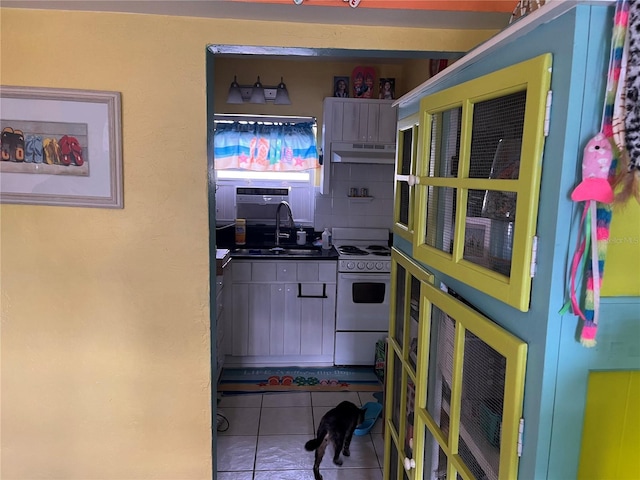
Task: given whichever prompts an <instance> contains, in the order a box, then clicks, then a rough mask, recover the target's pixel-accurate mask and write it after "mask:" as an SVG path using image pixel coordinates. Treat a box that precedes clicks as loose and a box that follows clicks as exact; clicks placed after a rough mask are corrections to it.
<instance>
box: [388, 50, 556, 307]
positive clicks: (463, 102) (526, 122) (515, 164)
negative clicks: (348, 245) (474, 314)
mask: <svg viewBox="0 0 640 480" xmlns="http://www.w3.org/2000/svg"><path fill="white" fill-rule="evenodd" d="M550 81H551V55H550V54H545V55H541V56H538V57H536V58H533V59H531V60H527V61H525V62H522V63H519V64H516V65H513V66H510V67H507V68H504V69H502V70H498V71H495V72H493V73H490V74H488V75H484V76H482V77H479V78H476V79H474V80H470V81H468V82H464V83H461V84H459V85H456V86H454V87H451V88H448V89H445V90H442V91H440V92H437V93H434V94H432V95H429V96H427V97H425V98H423V99H422V100H421V102H420V119H419V124H420V130H421V131H420V141H419V143H420V146H419V151H420V152H422V153H421V154H420V156H419V161H418V164H417V171H416V178H415V183H416V187H415V189H416V191H415V200H414V202H413V204H414V207H415V208H414V213H413V215H414V218H413V227H414V234H413V248H414V250H413V251H414V256H415V258H416V259H418V260H419V261H421V262H423V263H425V264H426V265H428V266H431V267H433V268H435V269H437V270H440V271H441V272H443V273H445V274H447V275H450V276H451V277H453V278H457V279H459V280H461V281H464V283H466V284H468V285H470V286H472V287H474V288H476V289H478V290H480V291H483V292H485V293H487V294H488V295H491V296H492V297H494V298H496V299H498V300H500V301H502V302H504V303H506V304H508V305H511V306H512V307H514V308H517V309H518V310H520V311H523V312H524V311H527V310H528V309H529V299H530V290H531V278H532V275H533V273H534V265H533V259H534V249H535V246H536V238H535V236H536V218H537V209H538V197H539V190H540V174H541V169H542V165H541V161H540V159H541V158H542V151H543V145H544V137H545V133H544V127H545V114H546V112H547V101H548V100H547V99H548V97H549V95H548V93H549V85H550ZM403 188H405V190H406V189H408V187H403ZM398 229H399V228H398V224H397V223H396V230H398Z"/></svg>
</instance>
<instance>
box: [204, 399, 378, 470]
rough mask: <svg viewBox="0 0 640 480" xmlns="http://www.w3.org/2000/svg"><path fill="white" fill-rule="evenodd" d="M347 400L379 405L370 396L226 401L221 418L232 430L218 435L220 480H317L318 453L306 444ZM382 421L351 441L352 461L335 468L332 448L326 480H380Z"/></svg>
mask: <svg viewBox="0 0 640 480" xmlns="http://www.w3.org/2000/svg"><path fill="white" fill-rule="evenodd" d="M343 400H349V401H351V402H353V403H355V404H356V405H362V404H364V403H366V402H370V401H376V399H375V398H374V397H373V394H372V393H368V392H303V393H265V394H245V395H237V396H225V397H222V399H221V401H220V403H219V404H218V413H221V414H223V415H224V416H225V417H226V418H227V419H228V420H229V428H228V430H226V431H225V432H218V440H217V442H218V443H217V455H216V461H217V464H218V477H217V478H218V480H313V460H314V452H307V451H306V450H305V449H304V444H305V443H306V442H307V440H311V439H312V438H313V437H314V436H315V431H316V428H317V427H318V423H319V422H320V419H321V418H322V415H324V414H325V412H327V411H328V410H329V409H331V408H333V407H335V406H336V405H337V404H338V403H340V402H342V401H343ZM383 451H384V440H383V435H382V415H381V416H380V417H379V418H378V420H377V421H376V423H375V425H374V426H373V428H372V429H371V432H370V433H368V434H367V435H362V436H356V435H354V436H353V440H352V441H351V456H350V457H344V456H343V460H344V463H343V465H342V466H341V467H338V466H337V465H334V463H333V461H332V458H333V449H332V448H331V447H329V448H328V449H327V453H325V456H324V459H323V460H322V463H321V464H320V472H321V473H322V475H323V477H324V480H347V479H348V480H382V466H383Z"/></svg>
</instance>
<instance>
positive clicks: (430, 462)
mask: <svg viewBox="0 0 640 480" xmlns="http://www.w3.org/2000/svg"><path fill="white" fill-rule="evenodd" d="M446 426H447V430H448V429H449V422H448V417H447V425H446ZM425 432H426V433H425V437H424V475H423V478H425V479H429V480H446V478H447V455H446V454H445V453H444V451H443V450H442V448H440V445H439V444H438V442H437V440H436V439H435V437H434V436H433V435H432V434H431V432H430V431H429V430H428V429H425Z"/></svg>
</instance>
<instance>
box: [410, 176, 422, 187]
mask: <svg viewBox="0 0 640 480" xmlns="http://www.w3.org/2000/svg"><path fill="white" fill-rule="evenodd" d="M407 183H408V184H409V186H410V187H413V186H414V185H417V184H419V183H420V177H417V176H415V175H409V178H408V179H407Z"/></svg>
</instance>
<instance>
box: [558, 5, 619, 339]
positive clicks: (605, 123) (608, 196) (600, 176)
mask: <svg viewBox="0 0 640 480" xmlns="http://www.w3.org/2000/svg"><path fill="white" fill-rule="evenodd" d="M628 20H629V3H628V0H618V1H617V2H616V10H615V16H614V25H613V33H612V39H611V55H610V58H609V69H608V77H607V90H606V94H605V104H604V109H603V115H602V125H601V131H600V133H599V134H598V135H596V136H595V137H594V138H593V139H591V140H590V141H589V142H588V144H587V147H586V148H585V152H584V159H583V167H582V173H583V181H582V182H581V183H580V185H578V187H576V189H575V190H574V192H573V193H572V196H571V198H572V199H573V200H574V201H584V202H585V205H584V210H583V213H582V218H581V220H580V231H581V232H582V229H583V227H585V232H584V237H580V238H578V245H577V247H576V252H575V254H574V257H573V261H572V267H571V287H570V288H571V306H572V310H573V313H574V314H575V315H578V316H579V317H580V318H581V319H582V320H583V321H584V323H583V325H582V330H581V334H580V343H581V344H582V345H584V346H585V347H593V346H595V345H596V333H597V329H598V321H599V313H600V288H601V286H602V278H603V275H604V262H605V257H606V254H607V245H608V243H609V228H610V224H611V216H612V209H611V203H612V202H613V190H612V189H611V186H610V184H609V180H610V179H613V176H614V174H615V171H616V168H617V163H618V162H617V159H618V158H619V151H618V150H617V148H616V146H615V142H614V141H613V135H614V133H613V115H614V106H615V102H616V93H617V92H618V82H619V79H620V74H621V68H622V57H623V51H624V44H625V39H626V33H627V25H628ZM597 167H599V168H600V171H596V168H597ZM605 183H606V185H605ZM589 240H590V241H589ZM589 244H590V247H591V248H590V252H589V253H590V264H589V266H588V267H587V271H586V277H585V280H586V284H585V297H584V312H582V311H581V310H580V306H579V304H578V300H577V296H576V276H577V273H578V266H579V265H580V261H581V259H582V257H583V255H584V254H585V251H586V250H587V248H588V247H587V246H588V245H589Z"/></svg>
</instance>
